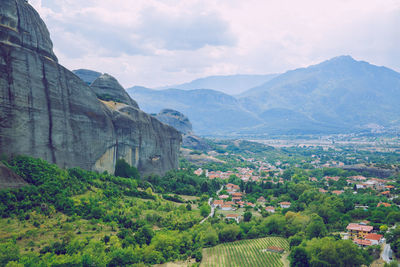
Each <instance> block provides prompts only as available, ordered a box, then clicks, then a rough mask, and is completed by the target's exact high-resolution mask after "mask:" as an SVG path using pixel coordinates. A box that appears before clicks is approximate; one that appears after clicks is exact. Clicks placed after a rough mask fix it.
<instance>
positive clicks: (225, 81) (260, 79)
mask: <svg viewBox="0 0 400 267" xmlns="http://www.w3.org/2000/svg"><path fill="white" fill-rule="evenodd" d="M276 76H278V74H266V75H245V74H237V75H225V76H223V75H220V76H209V77H204V78H200V79H196V80H193V81H191V82H188V83H184V84H179V85H172V86H164V87H162V88H158V89H170V88H175V89H182V90H194V89H212V90H216V91H220V92H223V93H225V94H228V95H238V94H241V93H243V92H245V91H246V90H248V89H250V88H253V87H256V86H259V85H261V84H264V83H266V82H267V81H269V80H271V79H273V78H274V77H276Z"/></svg>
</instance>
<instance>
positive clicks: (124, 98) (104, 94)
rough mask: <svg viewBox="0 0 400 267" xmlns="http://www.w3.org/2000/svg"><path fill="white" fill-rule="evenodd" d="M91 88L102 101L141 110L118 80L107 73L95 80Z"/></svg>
mask: <svg viewBox="0 0 400 267" xmlns="http://www.w3.org/2000/svg"><path fill="white" fill-rule="evenodd" d="M90 88H92V90H93V91H94V93H95V94H96V96H97V98H99V99H101V100H105V101H115V102H119V103H125V104H127V105H131V106H133V107H136V108H139V106H138V104H137V103H136V102H135V101H134V100H132V98H131V97H130V96H129V95H128V93H127V92H125V89H124V88H123V87H122V86H121V85H120V84H119V82H118V81H117V79H115V78H114V77H112V76H111V75H109V74H107V73H105V74H103V75H101V76H100V77H99V78H97V79H96V80H94V81H93V83H92V84H91V85H90Z"/></svg>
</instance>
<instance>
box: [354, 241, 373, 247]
mask: <svg viewBox="0 0 400 267" xmlns="http://www.w3.org/2000/svg"><path fill="white" fill-rule="evenodd" d="M354 243H356V244H357V245H359V246H362V247H364V246H371V245H372V242H371V241H370V240H364V239H354Z"/></svg>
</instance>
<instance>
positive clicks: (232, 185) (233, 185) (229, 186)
mask: <svg viewBox="0 0 400 267" xmlns="http://www.w3.org/2000/svg"><path fill="white" fill-rule="evenodd" d="M226 188H235V189H239V188H240V187H239V186H238V185H235V184H227V185H226Z"/></svg>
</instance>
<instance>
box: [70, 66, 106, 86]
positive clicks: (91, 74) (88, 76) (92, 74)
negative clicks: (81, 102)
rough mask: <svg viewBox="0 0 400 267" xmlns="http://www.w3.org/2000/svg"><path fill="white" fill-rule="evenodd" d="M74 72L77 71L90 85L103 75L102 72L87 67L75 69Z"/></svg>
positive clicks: (77, 74)
mask: <svg viewBox="0 0 400 267" xmlns="http://www.w3.org/2000/svg"><path fill="white" fill-rule="evenodd" d="M72 72H73V73H75V74H76V76H78V77H79V78H81V79H82V80H83V81H84V82H85V83H87V84H88V85H91V84H92V82H94V81H95V80H96V79H97V78H99V77H100V76H101V73H100V72H97V71H93V70H87V69H79V70H73V71H72Z"/></svg>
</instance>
